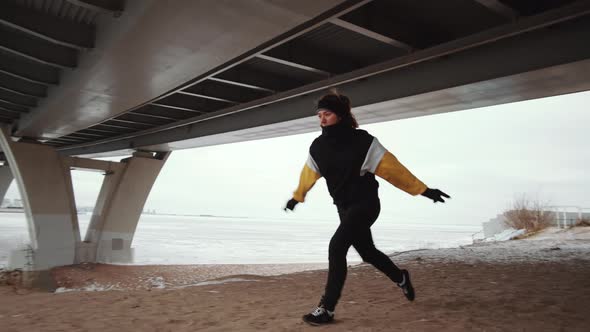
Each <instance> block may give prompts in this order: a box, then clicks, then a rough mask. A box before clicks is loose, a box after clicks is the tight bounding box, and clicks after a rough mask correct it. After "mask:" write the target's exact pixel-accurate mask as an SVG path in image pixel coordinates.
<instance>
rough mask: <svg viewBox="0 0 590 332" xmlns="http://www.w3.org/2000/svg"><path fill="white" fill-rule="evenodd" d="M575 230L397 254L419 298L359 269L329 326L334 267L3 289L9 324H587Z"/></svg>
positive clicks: (584, 270) (113, 276) (546, 327)
mask: <svg viewBox="0 0 590 332" xmlns="http://www.w3.org/2000/svg"><path fill="white" fill-rule="evenodd" d="M551 232H553V231H551ZM551 232H550V233H551ZM570 233H571V232H569V233H566V232H562V231H555V232H553V234H549V233H548V234H545V235H541V236H539V237H536V238H535V239H526V240H516V241H507V242H502V243H485V244H479V245H474V246H468V247H463V248H455V249H441V250H424V251H413V252H407V253H400V254H395V255H392V258H393V259H394V261H396V262H397V263H398V264H399V265H400V266H403V267H404V268H408V269H409V270H410V271H411V273H412V278H413V282H414V285H415V288H416V291H417V297H416V301H414V302H408V301H407V300H406V299H405V298H404V297H403V295H402V294H401V291H400V290H399V289H398V288H397V287H395V286H394V285H393V284H392V283H391V282H390V281H389V280H388V279H387V278H385V277H384V276H382V275H381V274H380V273H379V272H378V271H376V270H375V269H374V268H372V267H371V266H367V265H364V264H362V265H358V266H352V267H351V268H349V275H348V279H347V283H346V286H345V289H344V293H343V297H342V299H341V302H340V304H339V306H338V308H337V310H336V321H335V323H334V324H331V325H329V326H325V327H319V328H318V327H311V326H308V325H306V324H305V323H303V322H302V321H301V315H303V314H304V313H307V312H309V311H310V310H311V309H313V307H314V305H315V304H316V302H317V301H318V300H319V296H320V295H321V293H322V288H323V285H324V281H325V279H326V270H313V271H304V272H296V273H288V274H280V273H282V272H283V271H285V270H289V269H294V268H295V269H296V268H305V266H298V267H293V266H291V267H289V266H288V265H274V266H263V265H260V266H255V265H254V266H252V265H249V266H232V265H227V266H174V267H166V266H157V267H156V266H151V267H150V266H143V267H134V266H108V265H84V266H72V267H68V268H62V269H60V270H59V272H56V277H57V278H58V279H59V280H58V281H59V282H60V286H62V287H64V288H61V290H60V292H58V293H47V292H39V291H29V290H22V289H16V288H14V287H11V286H3V287H0V331H3V332H4V331H140V330H141V331H201V330H203V331H260V330H264V331H308V330H309V331H313V330H319V331H588V330H589V327H590V315H589V314H588V313H589V311H588V310H589V308H590V228H588V227H587V228H584V229H581V230H576V231H575V234H574V235H571V234H570ZM543 236H545V238H543ZM307 268H313V266H307ZM240 271H246V273H248V274H244V273H241V272H240ZM257 271H259V272H260V273H255V272H257ZM234 272H240V273H239V274H237V275H236V274H235V273H234ZM287 272H288V271H287ZM201 274H207V276H201ZM262 274H265V275H262ZM277 274H278V275H277ZM130 275H131V277H130ZM193 275H194V277H193ZM158 277H159V279H158ZM211 277H214V278H217V279H213V280H211V279H210V278H211ZM149 278H152V279H149ZM154 278H155V279H154ZM205 279H207V280H209V281H206V280H205ZM133 280H136V281H139V282H136V283H134V282H132V281H133ZM140 280H144V281H145V280H150V281H147V282H144V281H140ZM117 283H118V286H117V287H115V286H114V285H117ZM109 286H112V287H111V289H114V288H117V289H118V290H106V291H79V290H75V291H72V289H81V288H85V287H90V288H88V289H96V290H101V289H102V290H104V289H109V288H108V287H109ZM92 287H93V288H92Z"/></svg>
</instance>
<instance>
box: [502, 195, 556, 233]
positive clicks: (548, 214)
mask: <svg viewBox="0 0 590 332" xmlns="http://www.w3.org/2000/svg"><path fill="white" fill-rule="evenodd" d="M546 207H547V204H544V203H541V202H539V201H538V200H533V201H531V200H529V199H528V198H527V197H526V196H524V195H523V196H522V197H520V198H518V199H516V200H515V201H514V203H513V205H512V208H511V209H510V210H508V211H505V212H504V217H506V221H505V222H506V225H508V226H510V227H512V228H515V229H525V230H526V231H527V232H538V231H540V230H542V229H544V228H547V227H549V226H550V225H551V222H552V221H553V220H554V219H555V215H554V213H553V212H552V211H548V210H547V209H546Z"/></svg>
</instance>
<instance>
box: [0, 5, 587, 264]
mask: <svg viewBox="0 0 590 332" xmlns="http://www.w3.org/2000/svg"><path fill="white" fill-rule="evenodd" d="M589 38H590V1H588V0H578V1H575V0H546V1H545V0H535V1H533V0H530V1H513V0H448V1H414V0H349V1H342V0H320V1H318V0H304V1H290V0H279V1H276V0H261V1H252V2H248V1H241V2H234V1H211V2H208V1H192V0H176V1H168V2H164V1H157V0H128V1H122V0H32V1H29V0H6V1H2V2H1V3H0V123H1V125H2V128H1V129H2V131H1V134H0V147H1V148H2V154H1V155H0V159H1V160H3V162H4V166H3V167H2V168H0V180H1V181H0V193H4V192H5V191H6V188H7V187H8V185H9V184H10V182H11V181H12V179H13V178H14V179H15V180H16V182H17V184H18V186H19V190H20V192H21V196H22V198H23V202H24V205H25V211H26V212H27V220H28V224H29V233H30V235H31V247H30V249H31V250H30V252H29V253H26V252H25V253H20V254H15V257H14V259H15V260H16V261H20V262H21V263H22V264H24V265H25V267H26V268H27V269H29V270H43V269H48V268H50V267H52V266H56V265H64V264H71V263H74V262H81V261H104V262H112V261H115V262H125V261H129V260H130V259H131V258H132V250H131V241H132V239H133V234H134V232H135V228H136V226H137V222H138V220H139V215H140V213H141V210H142V208H143V204H144V203H145V200H146V198H147V195H148V194H149V191H150V189H151V186H152V185H153V183H154V181H155V179H156V177H157V175H158V173H159V170H160V169H161V167H162V166H163V164H164V163H165V161H166V159H167V157H168V155H169V152H170V151H171V150H175V149H184V148H191V147H198V146H206V145H214V144H221V143H229V142H238V141H244V140H253V139H260V138H267V137H276V136H284V135H289V134H297V133H304V132H309V131H313V130H316V129H317V124H316V121H315V119H314V115H315V109H314V104H315V101H316V100H317V99H318V98H319V96H320V95H322V94H323V93H325V91H326V90H327V88H330V87H337V88H339V89H340V90H341V91H342V92H343V93H345V94H347V95H349V96H350V97H351V99H352V101H353V107H354V112H355V114H356V115H357V117H358V119H359V120H360V122H361V124H366V123H370V122H379V121H386V120H393V119H401V118H408V117H415V116H423V115H430V114H435V113H441V112H451V111H458V110H465V109H470V108H476V107H482V106H490V105H495V104H500V103H508V102H514V101H521V100H527V99H533V98H540V97H547V96H554V95H559V94H566V93H572V92H579V91H585V90H589V89H590V80H588V79H587V78H588V77H590V43H588V42H586V41H587V40H588V39H589ZM122 154H133V156H132V157H131V158H128V159H125V160H122V161H121V162H119V163H115V162H111V163H107V162H101V161H96V160H91V159H80V158H74V157H72V156H80V155H84V156H113V155H122ZM40 165H42V166H43V167H40ZM76 167H82V168H89V169H95V170H96V169H98V170H102V171H104V174H105V179H104V182H103V186H102V188H101V192H100V195H99V201H98V202H97V206H96V208H95V211H94V214H93V217H92V220H91V225H90V227H89V230H88V233H87V234H85V235H84V236H82V235H81V234H80V233H79V230H78V222H77V217H76V211H75V210H76V209H75V202H74V198H73V189H72V184H71V177H70V169H72V168H76ZM19 255H20V256H19ZM27 264H28V265H27Z"/></svg>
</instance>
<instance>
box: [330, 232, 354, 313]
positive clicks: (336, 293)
mask: <svg viewBox="0 0 590 332" xmlns="http://www.w3.org/2000/svg"><path fill="white" fill-rule="evenodd" d="M352 234H354V232H353V229H352V227H351V225H348V224H344V223H342V222H341V223H340V226H339V227H338V229H337V230H336V232H335V233H334V235H333V236H332V239H331V240H330V247H329V250H328V258H329V266H328V281H327V282H326V290H325V293H324V297H323V299H322V303H323V305H324V307H325V308H326V309H327V310H330V311H334V308H335V307H336V304H337V303H338V299H339V298H340V294H341V293H342V287H344V281H345V280H346V272H347V266H346V254H347V253H348V248H350V246H351V245H352Z"/></svg>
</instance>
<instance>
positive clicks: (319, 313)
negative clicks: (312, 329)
mask: <svg viewBox="0 0 590 332" xmlns="http://www.w3.org/2000/svg"><path fill="white" fill-rule="evenodd" d="M303 321H304V322H306V323H307V324H310V325H313V326H318V325H323V324H329V323H332V322H333V321H334V312H330V311H328V310H326V308H324V306H323V305H321V304H320V306H319V307H317V308H315V310H314V311H312V312H310V313H309V314H307V315H303Z"/></svg>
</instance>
